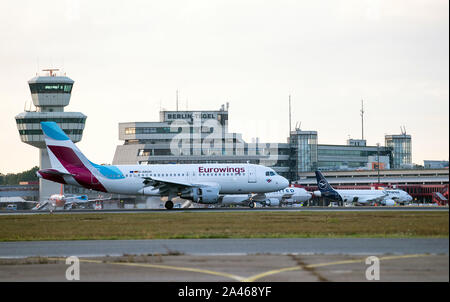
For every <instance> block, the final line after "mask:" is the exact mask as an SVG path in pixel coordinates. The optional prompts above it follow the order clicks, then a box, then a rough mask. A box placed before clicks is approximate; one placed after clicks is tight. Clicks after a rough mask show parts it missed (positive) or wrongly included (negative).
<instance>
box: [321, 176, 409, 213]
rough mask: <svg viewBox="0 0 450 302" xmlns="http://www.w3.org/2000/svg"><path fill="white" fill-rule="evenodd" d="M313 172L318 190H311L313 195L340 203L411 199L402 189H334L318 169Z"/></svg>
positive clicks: (390, 201)
mask: <svg viewBox="0 0 450 302" xmlns="http://www.w3.org/2000/svg"><path fill="white" fill-rule="evenodd" d="M315 173H316V179H317V186H318V187H319V190H318V191H314V192H313V194H314V196H316V197H324V198H326V199H329V200H332V201H337V202H338V203H340V204H342V203H344V202H352V203H354V204H360V205H367V204H382V205H386V206H392V205H395V203H396V202H400V203H404V202H410V201H411V200H412V197H411V196H410V195H409V194H408V193H406V192H405V191H403V190H364V189H359V190H335V189H334V188H333V187H332V186H331V185H330V184H329V183H328V181H327V180H326V179H325V177H324V176H323V175H322V173H321V172H320V171H315Z"/></svg>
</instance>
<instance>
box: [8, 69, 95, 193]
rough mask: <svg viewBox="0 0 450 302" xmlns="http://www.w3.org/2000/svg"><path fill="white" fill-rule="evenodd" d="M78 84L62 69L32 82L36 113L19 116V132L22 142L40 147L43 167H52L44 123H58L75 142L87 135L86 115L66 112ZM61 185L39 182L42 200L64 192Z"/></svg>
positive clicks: (45, 70) (17, 121) (52, 70)
mask: <svg viewBox="0 0 450 302" xmlns="http://www.w3.org/2000/svg"><path fill="white" fill-rule="evenodd" d="M73 84H74V81H73V80H72V79H70V78H69V77H67V76H66V75H65V74H63V73H60V72H59V70H58V69H44V70H43V74H36V76H35V77H34V78H32V79H30V80H29V81H28V85H29V86H30V91H31V98H32V100H33V104H34V106H35V107H36V110H35V111H25V112H22V113H20V114H18V115H17V116H16V123H17V129H18V130H19V135H20V139H21V140H22V142H24V143H27V144H29V145H32V146H34V147H37V148H39V166H40V168H41V169H48V168H50V160H49V156H48V153H47V148H46V146H45V142H44V135H43V133H42V129H41V124H40V122H44V121H52V122H56V123H57V124H58V125H59V126H60V127H61V128H62V129H63V130H64V132H65V133H66V134H67V135H68V136H69V137H70V138H71V139H72V141H73V142H74V143H76V142H79V141H80V140H81V137H82V135H83V129H84V125H85V122H86V116H85V115H84V114H82V113H81V112H64V107H65V106H67V105H69V102H70V96H71V92H72V87H73ZM60 188H61V185H60V184H58V183H55V182H51V181H48V180H44V179H42V178H40V179H39V201H41V200H45V199H48V198H49V197H50V195H52V194H56V193H58V192H59V191H60Z"/></svg>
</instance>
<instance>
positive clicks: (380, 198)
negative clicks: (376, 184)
mask: <svg viewBox="0 0 450 302" xmlns="http://www.w3.org/2000/svg"><path fill="white" fill-rule="evenodd" d="M386 196H388V194H383V195H378V196H374V195H372V196H367V197H363V198H358V199H357V200H356V201H357V202H359V203H368V202H381V201H383V200H384V198H385V197H386Z"/></svg>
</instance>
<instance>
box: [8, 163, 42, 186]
mask: <svg viewBox="0 0 450 302" xmlns="http://www.w3.org/2000/svg"><path fill="white" fill-rule="evenodd" d="M38 170H39V167H37V166H36V167H33V168H31V169H30V170H27V171H23V172H20V173H8V174H6V175H5V174H3V173H1V172H0V185H18V184H19V182H21V181H37V180H38V177H37V175H36V172H37V171H38Z"/></svg>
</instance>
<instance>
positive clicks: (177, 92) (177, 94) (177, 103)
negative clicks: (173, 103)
mask: <svg viewBox="0 0 450 302" xmlns="http://www.w3.org/2000/svg"><path fill="white" fill-rule="evenodd" d="M177 111H178V89H177Z"/></svg>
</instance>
